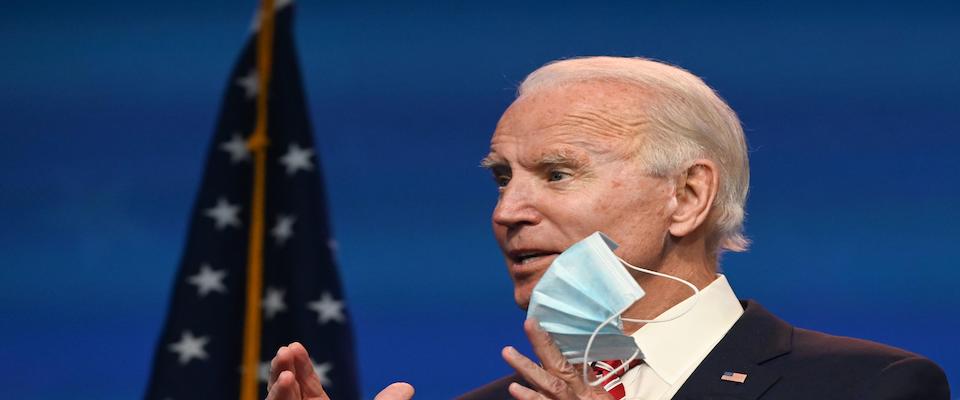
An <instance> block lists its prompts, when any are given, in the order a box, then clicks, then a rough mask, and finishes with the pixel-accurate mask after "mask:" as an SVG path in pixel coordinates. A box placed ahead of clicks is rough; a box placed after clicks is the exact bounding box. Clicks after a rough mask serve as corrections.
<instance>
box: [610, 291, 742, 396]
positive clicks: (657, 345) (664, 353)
mask: <svg viewBox="0 0 960 400" xmlns="http://www.w3.org/2000/svg"><path fill="white" fill-rule="evenodd" d="M691 301H693V298H692V297H691V298H687V299H686V300H684V301H682V302H680V303H679V304H677V305H675V306H673V307H671V308H670V309H669V310H667V311H665V312H664V313H663V314H660V315H659V316H657V318H656V319H662V318H669V317H670V316H674V315H678V314H679V313H681V312H683V311H684V310H685V309H687V307H688V304H689V302H691ZM742 314H743V307H742V306H741V305H740V302H739V301H738V300H737V296H736V295H735V294H734V293H733V289H732V288H730V284H729V283H728V282H727V278H726V277H725V276H723V275H721V274H717V279H715V280H714V281H713V282H711V283H710V284H709V285H707V287H705V288H703V290H701V291H700V300H699V301H698V303H697V305H696V306H695V307H694V308H693V309H691V310H690V312H688V313H687V314H686V315H684V316H682V317H680V318H677V319H675V320H673V321H668V322H663V323H648V324H646V325H644V326H643V327H641V328H640V329H638V330H637V331H636V332H634V333H633V335H632V336H633V338H634V340H635V341H636V342H637V346H639V347H640V351H642V352H643V356H644V359H643V361H644V363H643V364H641V365H639V366H637V367H635V368H633V369H631V370H630V371H627V373H626V374H624V376H623V378H622V382H623V384H624V389H626V397H624V400H626V399H643V400H647V399H669V398H672V397H673V395H674V394H676V393H677V391H678V390H680V386H682V385H683V383H684V382H686V381H687V378H689V377H690V374H692V373H693V370H694V369H696V368H697V366H699V365H700V363H701V362H702V361H703V359H704V358H706V357H707V354H709V353H710V351H711V350H713V348H714V346H716V345H717V343H719V342H720V339H722V338H723V336H724V335H726V334H727V331H729V330H730V328H731V327H732V326H733V324H734V323H735V322H737V319H739V318H740V315H742Z"/></svg>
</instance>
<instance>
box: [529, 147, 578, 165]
mask: <svg viewBox="0 0 960 400" xmlns="http://www.w3.org/2000/svg"><path fill="white" fill-rule="evenodd" d="M534 164H536V165H539V166H557V165H564V166H570V167H581V166H583V165H584V164H586V161H585V160H584V159H583V158H582V157H577V156H576V155H574V154H570V152H568V151H564V150H562V149H561V150H553V151H548V152H545V153H543V154H541V155H540V157H539V158H537V159H536V161H534Z"/></svg>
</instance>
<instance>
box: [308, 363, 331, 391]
mask: <svg viewBox="0 0 960 400" xmlns="http://www.w3.org/2000/svg"><path fill="white" fill-rule="evenodd" d="M310 363H312V364H313V372H314V373H316V374H317V378H320V384H321V385H323V386H324V387H330V386H331V385H333V382H330V377H329V376H327V374H329V373H330V370H332V369H333V363H332V362H325V363H320V364H317V362H316V361H313V359H312V358H311V359H310Z"/></svg>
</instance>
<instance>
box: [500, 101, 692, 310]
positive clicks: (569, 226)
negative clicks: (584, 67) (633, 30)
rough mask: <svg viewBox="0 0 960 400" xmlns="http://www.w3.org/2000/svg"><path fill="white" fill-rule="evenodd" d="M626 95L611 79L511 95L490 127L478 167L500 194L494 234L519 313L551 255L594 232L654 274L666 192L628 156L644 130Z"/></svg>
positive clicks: (637, 104) (670, 201)
mask: <svg viewBox="0 0 960 400" xmlns="http://www.w3.org/2000/svg"><path fill="white" fill-rule="evenodd" d="M631 91H633V92H631ZM635 91H636V89H635V88H632V87H630V86H628V85H625V84H619V83H613V82H584V83H576V84H571V85H565V86H561V87H559V88H556V89H546V90H543V91H540V92H537V93H534V94H531V95H527V96H524V97H522V98H520V99H518V100H517V101H516V102H514V103H513V104H512V105H511V106H510V108H508V109H507V111H506V112H505V113H504V114H503V117H501V119H500V122H499V123H498V124H497V129H496V131H495V132H494V134H493V138H492V139H491V141H490V148H491V150H490V154H489V155H488V156H487V158H486V159H485V160H484V164H485V165H486V166H488V167H489V168H490V169H491V171H492V172H493V175H494V178H495V179H496V181H497V184H498V186H499V189H500V196H499V199H498V201H497V206H496V209H494V211H493V232H494V235H495V236H496V239H497V242H498V243H499V245H500V249H501V250H502V251H503V254H504V256H505V257H506V262H507V267H508V270H509V273H510V277H511V278H512V279H513V283H514V298H515V300H516V302H517V304H518V305H520V307H521V308H523V309H526V307H527V305H528V304H529V302H530V294H531V292H532V290H533V287H534V286H536V284H537V281H539V279H540V277H541V276H542V275H543V273H544V272H545V271H546V270H547V268H548V267H549V266H550V263H551V262H553V260H554V259H555V258H556V257H557V255H558V254H559V253H561V252H563V251H564V250H566V249H567V248H568V247H570V246H571V245H572V244H574V243H576V242H578V241H580V240H581V239H583V238H585V237H586V236H588V235H590V234H591V233H593V232H595V231H601V232H604V233H606V234H607V235H609V236H610V237H611V238H612V239H613V240H614V241H616V242H617V243H619V244H620V246H621V247H620V249H619V250H618V251H617V253H618V254H619V255H620V256H621V257H623V258H624V259H626V260H627V261H630V262H631V263H634V264H635V265H641V266H645V267H648V268H657V266H658V264H659V262H660V259H661V255H662V251H663V249H664V245H665V243H666V240H667V239H668V237H669V235H668V231H667V228H668V227H669V222H670V212H671V210H672V209H673V207H674V205H675V203H674V197H673V194H674V186H673V184H672V183H671V182H670V181H668V180H667V179H663V178H658V177H654V176H651V175H649V174H647V173H645V172H644V171H643V168H642V164H641V162H640V161H639V160H637V159H636V157H635V156H634V155H633V151H634V150H635V149H636V146H637V143H639V142H638V141H639V140H643V135H642V133H643V131H644V127H645V126H646V124H647V123H646V120H645V119H644V118H643V115H642V114H641V113H640V112H638V111H637V110H643V106H644V102H645V100H644V97H643V96H638V93H637V92H635ZM638 133H640V134H639V135H638Z"/></svg>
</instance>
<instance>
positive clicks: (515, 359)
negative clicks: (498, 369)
mask: <svg viewBox="0 0 960 400" xmlns="http://www.w3.org/2000/svg"><path fill="white" fill-rule="evenodd" d="M501 355H502V356H503V359H504V360H505V361H506V362H507V364H510V366H511V367H513V369H514V370H516V371H517V373H518V374H520V376H522V377H523V379H526V380H527V382H529V383H530V384H531V385H533V386H534V387H535V388H536V389H537V390H538V391H540V392H541V393H547V394H549V395H550V397H551V398H554V399H561V400H563V399H574V398H575V397H574V396H573V392H571V391H570V387H569V386H568V385H567V383H566V382H564V381H563V380H562V379H560V378H557V377H556V376H553V375H552V374H551V373H550V372H547V371H546V370H544V369H543V368H540V366H539V365H537V364H536V363H534V362H533V361H532V360H530V359H529V358H527V357H526V356H524V355H523V354H520V353H519V352H517V350H516V349H514V348H513V347H510V346H507V347H504V348H503V352H502V354H501Z"/></svg>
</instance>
